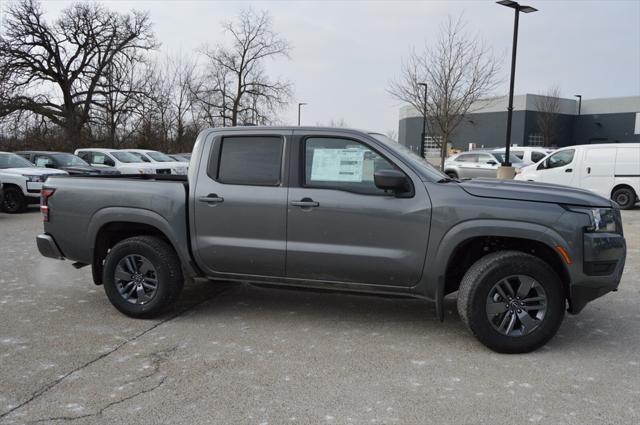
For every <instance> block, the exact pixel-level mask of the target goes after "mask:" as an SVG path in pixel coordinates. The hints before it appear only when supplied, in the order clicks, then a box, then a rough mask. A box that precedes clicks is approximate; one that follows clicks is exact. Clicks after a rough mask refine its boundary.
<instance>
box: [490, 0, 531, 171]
mask: <svg viewBox="0 0 640 425" xmlns="http://www.w3.org/2000/svg"><path fill="white" fill-rule="evenodd" d="M496 3H498V4H500V5H502V6H507V7H510V8H512V9H514V10H515V18H514V22H513V46H512V51H511V79H510V81H509V106H508V107H507V139H506V142H505V155H504V160H503V162H502V167H508V168H507V169H506V173H505V174H503V175H502V176H501V173H500V172H499V173H498V174H499V175H498V177H499V178H500V177H506V176H507V175H509V177H508V178H512V177H513V169H512V168H511V162H509V153H510V148H511V122H512V119H513V86H514V82H515V76H516V51H517V47H518V20H519V17H520V12H524V13H531V12H535V11H537V10H538V9H536V8H533V7H531V6H523V5H520V4H518V3H517V2H515V1H512V0H500V1H498V2H496ZM503 172H505V170H503Z"/></svg>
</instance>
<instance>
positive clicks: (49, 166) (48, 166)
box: [44, 163, 56, 168]
mask: <svg viewBox="0 0 640 425" xmlns="http://www.w3.org/2000/svg"><path fill="white" fill-rule="evenodd" d="M44 166H45V168H56V167H55V166H54V165H53V164H51V163H48V164H44Z"/></svg>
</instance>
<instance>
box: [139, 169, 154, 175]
mask: <svg viewBox="0 0 640 425" xmlns="http://www.w3.org/2000/svg"><path fill="white" fill-rule="evenodd" d="M138 172H139V173H140V174H153V170H152V169H151V168H140V169H139V170H138Z"/></svg>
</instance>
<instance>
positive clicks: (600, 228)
mask: <svg viewBox="0 0 640 425" xmlns="http://www.w3.org/2000/svg"><path fill="white" fill-rule="evenodd" d="M569 209H570V210H571V211H574V212H578V213H582V214H586V215H588V216H589V219H590V221H591V225H590V226H589V227H587V228H586V229H585V230H586V231H587V232H598V233H620V234H621V233H622V222H621V220H620V217H619V213H617V212H616V210H615V209H613V208H577V207H570V208H569Z"/></svg>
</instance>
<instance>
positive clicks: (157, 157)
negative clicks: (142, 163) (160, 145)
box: [147, 151, 175, 162]
mask: <svg viewBox="0 0 640 425" xmlns="http://www.w3.org/2000/svg"><path fill="white" fill-rule="evenodd" d="M147 155H149V157H150V158H151V159H153V160H154V161H158V162H175V160H174V159H173V158H170V157H169V155H165V154H163V153H162V152H155V151H154V152H147Z"/></svg>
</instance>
